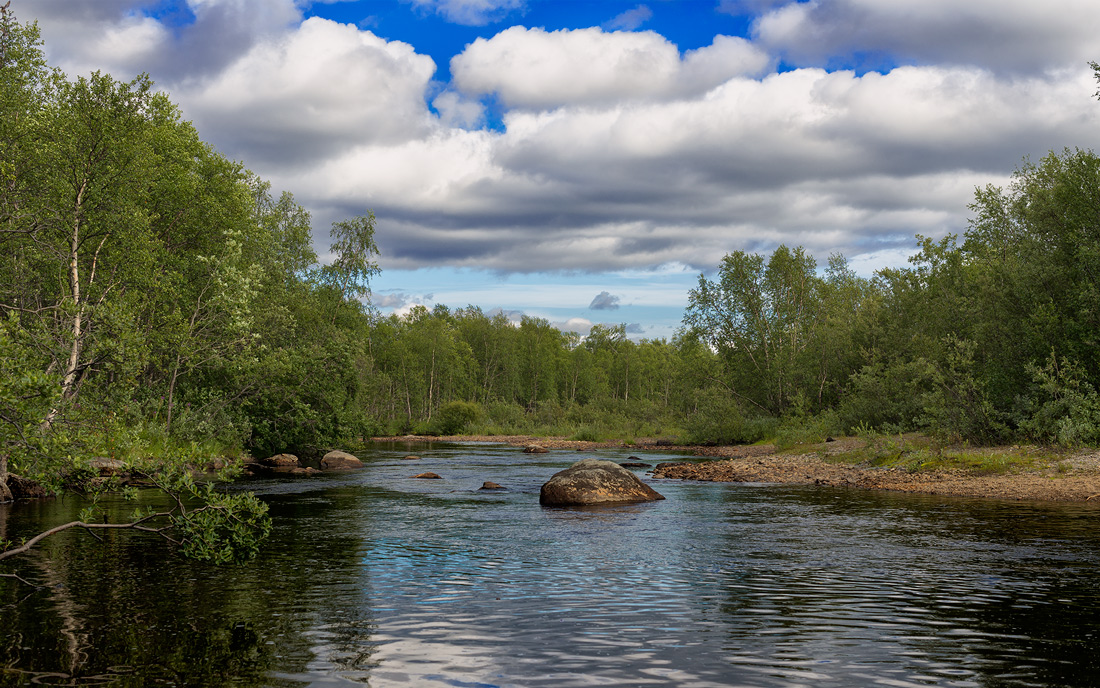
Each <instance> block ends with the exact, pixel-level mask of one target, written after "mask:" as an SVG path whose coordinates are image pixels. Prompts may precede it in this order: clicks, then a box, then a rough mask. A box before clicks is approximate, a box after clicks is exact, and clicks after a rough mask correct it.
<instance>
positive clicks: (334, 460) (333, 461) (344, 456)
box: [321, 451, 363, 471]
mask: <svg viewBox="0 0 1100 688" xmlns="http://www.w3.org/2000/svg"><path fill="white" fill-rule="evenodd" d="M362 467H363V462H362V461H360V460H359V458H358V457H356V456H352V455H351V454H349V453H347V452H342V451H330V452H329V453H328V454H325V455H324V456H323V457H321V470H323V471H350V470H352V469H355V468H362Z"/></svg>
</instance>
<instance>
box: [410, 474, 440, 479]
mask: <svg viewBox="0 0 1100 688" xmlns="http://www.w3.org/2000/svg"><path fill="white" fill-rule="evenodd" d="M413 477H414V478H420V479H421V480H442V479H443V476H440V475H436V474H435V473H419V474H417V475H414V476H413Z"/></svg>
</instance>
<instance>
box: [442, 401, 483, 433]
mask: <svg viewBox="0 0 1100 688" xmlns="http://www.w3.org/2000/svg"><path fill="white" fill-rule="evenodd" d="M480 416H481V407H480V406H478V405H477V404H476V403H474V402H472V401H449V402H447V403H446V404H443V405H442V406H440V407H439V410H438V411H436V412H435V417H434V418H433V419H432V420H433V424H434V425H435V427H436V429H437V430H438V431H439V434H441V435H457V434H459V433H460V432H462V431H463V430H465V429H466V428H467V427H469V426H470V424H471V423H473V422H475V421H476V420H477V419H478V418H479V417H480Z"/></svg>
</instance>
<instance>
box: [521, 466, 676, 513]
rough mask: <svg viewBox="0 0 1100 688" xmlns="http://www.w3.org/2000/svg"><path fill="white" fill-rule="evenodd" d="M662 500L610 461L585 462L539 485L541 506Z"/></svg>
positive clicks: (656, 493) (651, 489) (626, 471)
mask: <svg viewBox="0 0 1100 688" xmlns="http://www.w3.org/2000/svg"><path fill="white" fill-rule="evenodd" d="M658 499H664V497H663V496H661V495H660V494H659V493H658V492H657V491H656V490H654V489H653V488H652V487H650V486H649V485H646V484H645V483H643V482H642V481H641V480H640V479H639V478H638V476H636V475H634V474H633V473H631V472H630V471H628V470H626V469H625V468H623V467H622V466H620V465H618V464H617V463H615V462H613V461H601V460H599V459H584V460H583V461H578V462H577V463H575V464H573V465H572V466H570V467H569V468H566V469H565V470H564V471H559V472H557V473H555V474H554V475H553V476H552V477H551V478H550V480H548V481H547V482H546V484H545V485H543V486H542V491H541V492H540V493H539V504H542V505H543V506H584V505H588V504H622V503H630V502H652V501H656V500H658Z"/></svg>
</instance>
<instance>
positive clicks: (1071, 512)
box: [721, 488, 1100, 686]
mask: <svg viewBox="0 0 1100 688" xmlns="http://www.w3.org/2000/svg"><path fill="white" fill-rule="evenodd" d="M769 491H770V492H771V494H770V495H763V494H756V493H754V492H753V491H752V490H751V489H750V490H730V491H728V492H727V493H726V494H725V495H724V501H725V505H724V508H725V510H726V513H727V524H728V527H726V528H725V530H724V533H725V534H726V539H727V550H728V551H727V552H726V557H727V561H729V563H730V566H729V567H728V568H727V571H726V573H725V576H724V577H725V580H724V581H723V585H722V587H723V594H724V600H723V603H722V605H721V608H722V611H723V613H724V617H725V619H726V623H727V637H728V639H729V640H728V642H729V645H728V649H729V650H731V652H732V655H731V661H732V662H733V663H734V664H735V665H741V666H751V667H752V669H751V670H752V671H757V670H760V671H762V672H763V673H768V672H769V671H771V672H775V673H772V674H771V675H772V676H779V675H782V676H786V677H787V678H794V677H798V676H800V675H802V677H803V678H807V680H810V679H812V678H813V677H812V676H811V677H807V676H806V672H810V673H814V672H823V673H824V674H827V675H829V676H831V677H833V678H834V679H837V678H840V679H843V680H851V681H856V682H859V680H862V679H860V675H859V674H858V666H859V665H863V667H864V669H865V668H866V666H867V665H868V664H874V665H875V666H876V667H877V668H876V669H875V672H874V673H875V675H878V676H880V677H889V678H893V679H897V680H910V681H912V680H917V679H920V680H921V681H924V682H927V681H929V680H933V679H938V680H933V684H936V683H939V682H940V681H942V682H944V683H947V682H949V681H952V680H959V679H965V678H967V677H969V678H970V679H972V680H977V681H979V682H981V683H982V684H983V685H991V686H995V685H1009V684H1012V683H1013V681H1017V682H1026V683H1027V684H1029V685H1085V684H1087V683H1088V682H1090V681H1092V680H1094V677H1095V676H1096V675H1100V654H1098V653H1097V652H1096V650H1097V648H1098V647H1100V641H1098V640H1097V638H1098V636H1100V619H1098V618H1097V617H1096V610H1097V609H1098V608H1100V574H1098V573H1097V571H1098V570H1100V569H1098V568H1097V563H1100V533H1097V532H1096V531H1095V529H1094V528H1093V527H1092V526H1093V523H1094V521H1095V513H1096V510H1095V509H1094V508H1091V507H1082V506H1079V505H1055V504H1019V503H1011V502H1000V501H994V500H967V499H952V498H942V497H922V496H913V495H900V494H892V493H866V492H844V491H839V490H831V489H827V490H814V489H805V488H795V489H786V488H774V489H771V488H769ZM776 497H779V498H778V499H776ZM765 519H766V520H765ZM762 523H765V524H766V525H761V524H762ZM846 664H852V665H854V666H855V667H857V668H855V669H849V668H847V667H846V666H845V665H846ZM853 672H855V673H853ZM864 673H867V672H866V671H865V672H864ZM845 677H847V678H845Z"/></svg>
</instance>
